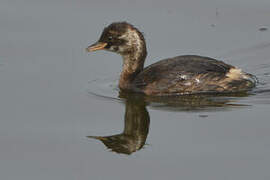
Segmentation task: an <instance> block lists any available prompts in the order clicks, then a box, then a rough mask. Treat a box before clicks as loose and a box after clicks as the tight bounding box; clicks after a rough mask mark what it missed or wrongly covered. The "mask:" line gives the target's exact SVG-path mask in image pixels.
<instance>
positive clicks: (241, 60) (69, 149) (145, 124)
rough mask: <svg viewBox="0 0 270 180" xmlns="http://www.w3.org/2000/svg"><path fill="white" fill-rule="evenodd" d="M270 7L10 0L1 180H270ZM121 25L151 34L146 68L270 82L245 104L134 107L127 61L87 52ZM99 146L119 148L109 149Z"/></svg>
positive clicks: (203, 101)
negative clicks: (193, 69)
mask: <svg viewBox="0 0 270 180" xmlns="http://www.w3.org/2000/svg"><path fill="white" fill-rule="evenodd" d="M269 7H270V2H269V1H268V0H258V1H256V2H255V1H251V0H245V1H244V0H236V1H235V0H234V1H232V0H229V1H211V0H205V1H196V0H184V1H179V2H178V1H173V0H171V1H166V2H165V1H160V0H158V1H155V2H154V1H151V0H147V1H123V0H116V1H111V2H106V1H103V0H99V1H93V0H91V1H86V0H79V1H76V2H75V1H69V0H65V1H64V0H56V1H51V0H48V1H41V0H36V1H33V0H23V1H15V0H12V1H10V0H2V1H1V2H0V24H1V31H0V39H1V41H0V84H1V86H0V100H1V101H0V115H1V118H0V144H1V145H0V160H1V161H0V174H1V179H27V180H30V179H65V180H67V179H79V180H81V179H113V180H114V179H117V180H119V179H131V180H132V179H192V180H193V179H201V180H204V179H205V180H210V179H213V180H215V179H224V180H225V179H238V180H240V179H243V180H249V179H250V180H253V179H269V178H270V172H269V168H270V155H269V150H270V121H269V104H270V101H269V99H270V92H269V89H270V85H269V84H270V76H269V74H270V60H269V57H270V51H269V48H270V45H269V44H270V36H269V35H270V34H269V33H270V31H269V26H270V23H269ZM119 20H127V21H129V22H131V23H133V24H134V25H136V26H137V27H138V28H139V29H140V30H142V31H143V32H144V33H145V37H146V41H147V47H148V52H149V55H148V57H147V60H146V65H149V64H152V63H153V62H156V61H158V60H160V59H163V58H167V57H173V56H177V55H181V54H183V55H184V54H197V55H204V56H210V57H213V58H218V59H222V60H224V61H226V62H227V63H230V64H233V65H235V66H238V67H240V68H242V69H243V70H245V71H246V72H250V73H252V74H254V75H256V76H257V77H258V79H259V82H260V83H259V84H258V86H257V88H255V89H254V91H252V92H250V93H249V94H245V95H241V96H218V97H215V96H195V97H180V98H178V99H180V100H179V101H175V99H165V100H164V99H149V98H142V97H137V96H135V97H134V99H129V98H128V99H126V95H125V94H120V95H119V93H118V90H117V79H118V75H119V73H120V71H121V59H120V57H119V56H118V55H115V54H112V53H109V52H96V53H92V54H86V53H85V52H84V48H85V47H87V45H89V44H91V43H93V42H95V41H96V40H97V39H98V37H99V35H100V33H101V30H102V29H103V28H104V26H105V25H108V24H109V23H111V22H113V21H119ZM261 28H264V30H263V31H262V30H261ZM265 28H266V29H265ZM267 29H268V30H267ZM113 135H116V136H114V137H111V139H112V140H115V141H112V140H111V139H109V138H108V136H113ZM89 136H91V137H92V138H88V137H89ZM93 136H96V138H99V139H101V140H103V142H105V140H107V139H109V140H110V142H108V143H107V146H108V147H109V149H108V148H107V147H106V146H105V145H104V144H103V143H102V142H101V141H99V140H96V139H93ZM104 136H105V138H104ZM101 137H103V139H102V138H101ZM106 138H107V139H106ZM117 138H118V139H117ZM121 138H122V139H121ZM119 139H120V140H119ZM105 144H106V143H105ZM112 144H113V145H116V146H113V145H112ZM113 147H115V148H118V149H117V150H116V149H115V148H113ZM121 147H124V148H121ZM119 149H120V150H119ZM113 150H114V151H113ZM111 151H113V152H111ZM115 151H116V152H118V153H116V152H115ZM119 153H120V154H119ZM126 154H130V155H126Z"/></svg>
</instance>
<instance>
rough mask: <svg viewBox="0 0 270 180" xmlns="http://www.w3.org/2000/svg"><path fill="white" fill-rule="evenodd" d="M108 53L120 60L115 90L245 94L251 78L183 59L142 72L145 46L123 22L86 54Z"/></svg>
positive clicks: (217, 64)
mask: <svg viewBox="0 0 270 180" xmlns="http://www.w3.org/2000/svg"><path fill="white" fill-rule="evenodd" d="M101 49H104V50H108V51H112V52H116V53H118V54H120V55H122V57H123V70H122V73H121V75H120V80H119V88H120V89H121V90H123V91H133V92H141V93H144V94H146V95H172V94H196V93H235V92H245V91H248V90H250V89H251V88H252V87H254V86H255V84H256V81H255V77H254V76H253V75H251V74H248V73H245V72H243V71H242V70H241V69H238V68H236V67H234V66H232V65H229V64H225V63H224V62H222V61H218V60H216V59H212V58H209V57H202V56H195V55H185V56H177V57H173V58H168V59H164V60H161V61H159V62H157V63H154V64H152V65H150V66H148V67H146V68H144V61H145V58H146V54H147V52H146V45H145V40H144V37H143V35H142V33H141V32H140V31H139V30H138V29H137V28H135V27H134V26H133V25H131V24H129V23H126V22H117V23H112V24H111V25H109V26H108V27H106V28H105V29H104V30H103V32H102V35H101V37H100V39H99V40H98V42H96V43H95V44H93V45H91V46H89V47H88V48H87V51H88V52H90V51H96V50H101Z"/></svg>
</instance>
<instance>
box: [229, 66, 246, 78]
mask: <svg viewBox="0 0 270 180" xmlns="http://www.w3.org/2000/svg"><path fill="white" fill-rule="evenodd" d="M226 76H227V77H228V78H230V79H241V78H244V76H245V75H244V74H243V71H242V70H241V69H239V68H231V69H230V71H229V72H228V73H227V74H226Z"/></svg>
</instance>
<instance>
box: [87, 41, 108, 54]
mask: <svg viewBox="0 0 270 180" xmlns="http://www.w3.org/2000/svg"><path fill="white" fill-rule="evenodd" d="M106 46H107V43H104V42H96V43H95V44H92V45H90V46H88V47H87V48H86V51H87V52H92V51H97V50H102V49H104V48H105V47H106Z"/></svg>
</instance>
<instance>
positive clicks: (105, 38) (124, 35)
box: [86, 22, 146, 55]
mask: <svg viewBox="0 0 270 180" xmlns="http://www.w3.org/2000/svg"><path fill="white" fill-rule="evenodd" d="M86 50H87V51H88V52H90V51H96V50H108V51H112V52H116V53H118V54H121V55H126V54H140V53H142V52H145V53H146V47H145V41H144V38H143V35H142V33H141V32H139V31H138V29H137V28H135V27H134V26H132V25H131V24H128V23H127V22H116V23H112V24H110V25H109V26H108V27H106V28H105V29H104V30H103V32H102V34H101V37H100V38H99V40H98V41H97V42H96V43H94V44H92V45H90V46H89V47H88V48H86Z"/></svg>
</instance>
